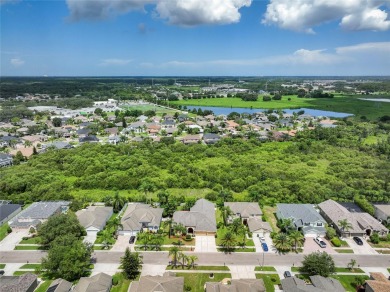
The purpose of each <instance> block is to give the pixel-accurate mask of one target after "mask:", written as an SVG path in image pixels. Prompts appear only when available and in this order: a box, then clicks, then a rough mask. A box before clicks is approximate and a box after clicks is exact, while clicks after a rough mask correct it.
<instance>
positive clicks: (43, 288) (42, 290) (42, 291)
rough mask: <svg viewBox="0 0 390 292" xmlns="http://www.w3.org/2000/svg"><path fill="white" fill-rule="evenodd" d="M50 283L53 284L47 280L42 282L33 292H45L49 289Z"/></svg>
mask: <svg viewBox="0 0 390 292" xmlns="http://www.w3.org/2000/svg"><path fill="white" fill-rule="evenodd" d="M52 282H53V281H52V280H47V281H45V282H42V283H41V284H40V285H39V286H38V288H37V289H36V290H35V292H46V291H47V288H49V286H50V285H51V283H52Z"/></svg>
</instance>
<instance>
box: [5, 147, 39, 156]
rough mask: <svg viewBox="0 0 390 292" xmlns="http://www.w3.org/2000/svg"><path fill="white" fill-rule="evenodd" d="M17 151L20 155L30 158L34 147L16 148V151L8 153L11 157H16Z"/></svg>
mask: <svg viewBox="0 0 390 292" xmlns="http://www.w3.org/2000/svg"><path fill="white" fill-rule="evenodd" d="M18 151H20V152H22V155H23V156H25V157H27V158H28V157H30V156H31V155H32V154H33V151H34V147H22V148H18V149H15V150H12V151H10V154H11V155H16V153H18Z"/></svg>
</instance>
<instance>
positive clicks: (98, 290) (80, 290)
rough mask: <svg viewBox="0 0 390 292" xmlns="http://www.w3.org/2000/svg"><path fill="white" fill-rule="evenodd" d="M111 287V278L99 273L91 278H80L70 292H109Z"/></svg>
mask: <svg viewBox="0 0 390 292" xmlns="http://www.w3.org/2000/svg"><path fill="white" fill-rule="evenodd" d="M111 287H112V277H111V276H110V275H107V274H105V273H99V274H96V275H95V276H92V277H89V278H87V277H82V278H80V281H79V282H78V283H77V285H76V286H75V287H74V289H73V290H72V291H73V292H109V291H110V289H111Z"/></svg>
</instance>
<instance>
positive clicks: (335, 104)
mask: <svg viewBox="0 0 390 292" xmlns="http://www.w3.org/2000/svg"><path fill="white" fill-rule="evenodd" d="M362 97H365V96H362V95H351V96H347V95H336V96H335V97H334V98H317V99H313V98H298V97H297V96H296V95H289V96H283V98H282V100H272V101H263V99H262V97H261V96H260V97H259V99H258V100H257V101H242V100H241V99H240V98H227V97H226V98H203V99H188V100H180V101H175V102H172V103H173V104H176V105H182V106H184V105H186V106H190V105H191V106H216V107H241V108H242V107H246V108H251V107H252V108H261V109H288V108H290V109H293V108H302V107H303V108H313V109H319V110H326V111H335V112H344V113H351V114H354V115H355V116H356V117H358V118H360V117H361V116H366V117H367V118H368V119H377V118H378V117H380V116H384V115H386V114H387V115H388V114H389V113H390V103H389V102H375V101H367V100H360V99H359V98H362ZM381 97H383V98H389V96H381ZM288 98H290V99H291V100H288Z"/></svg>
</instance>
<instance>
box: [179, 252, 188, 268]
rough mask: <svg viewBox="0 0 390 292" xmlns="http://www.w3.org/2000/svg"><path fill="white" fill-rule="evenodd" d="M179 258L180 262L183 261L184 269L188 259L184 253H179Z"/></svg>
mask: <svg viewBox="0 0 390 292" xmlns="http://www.w3.org/2000/svg"><path fill="white" fill-rule="evenodd" d="M177 257H178V259H179V260H181V267H182V269H184V266H185V264H186V262H188V257H187V256H186V255H185V254H184V253H183V252H179V254H178V255H177Z"/></svg>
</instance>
